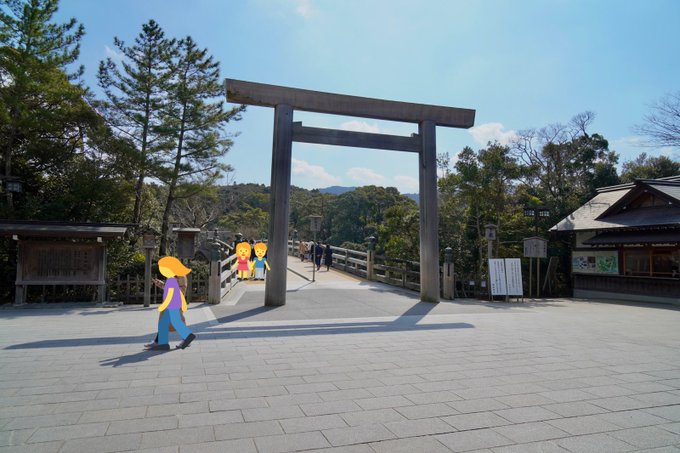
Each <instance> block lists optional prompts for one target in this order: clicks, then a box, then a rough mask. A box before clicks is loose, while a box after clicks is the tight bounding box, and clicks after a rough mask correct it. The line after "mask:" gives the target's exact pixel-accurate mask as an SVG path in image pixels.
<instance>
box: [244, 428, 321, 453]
mask: <svg viewBox="0 0 680 453" xmlns="http://www.w3.org/2000/svg"><path fill="white" fill-rule="evenodd" d="M255 445H256V446H257V451H258V453H282V452H289V451H301V450H309V449H311V448H322V447H329V446H330V444H329V443H328V441H327V440H326V438H325V437H324V436H323V434H321V433H320V432H310V433H295V434H282V435H279V436H267V437H256V438H255Z"/></svg>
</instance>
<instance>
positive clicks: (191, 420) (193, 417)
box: [177, 411, 244, 428]
mask: <svg viewBox="0 0 680 453" xmlns="http://www.w3.org/2000/svg"><path fill="white" fill-rule="evenodd" d="M177 417H178V418H179V427H180V428H191V427H194V426H209V425H223V424H226V423H242V422H243V421H244V420H243V414H242V413H241V411H219V412H201V413H197V414H182V415H179V416H177Z"/></svg>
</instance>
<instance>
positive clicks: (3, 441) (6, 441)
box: [0, 428, 35, 446]
mask: <svg viewBox="0 0 680 453" xmlns="http://www.w3.org/2000/svg"><path fill="white" fill-rule="evenodd" d="M34 432H35V428H26V429H15V430H9V431H0V446H8V445H21V444H24V443H26V441H27V440H28V439H29V438H30V437H31V436H32V435H33V433H34Z"/></svg>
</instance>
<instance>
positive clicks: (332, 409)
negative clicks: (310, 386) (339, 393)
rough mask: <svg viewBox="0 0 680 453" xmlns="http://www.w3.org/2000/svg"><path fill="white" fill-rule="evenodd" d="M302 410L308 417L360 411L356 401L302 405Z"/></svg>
mask: <svg viewBox="0 0 680 453" xmlns="http://www.w3.org/2000/svg"><path fill="white" fill-rule="evenodd" d="M300 409H302V411H303V412H304V413H305V414H306V415H328V414H339V413H341V412H352V411H360V410H361V407H359V406H358V405H357V404H356V403H355V402H354V401H330V402H326V403H311V404H301V405H300Z"/></svg>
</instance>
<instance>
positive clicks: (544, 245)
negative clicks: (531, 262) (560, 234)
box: [524, 237, 548, 258]
mask: <svg viewBox="0 0 680 453" xmlns="http://www.w3.org/2000/svg"><path fill="white" fill-rule="evenodd" d="M547 256H548V240H547V239H543V238H539V237H531V238H525V239H524V257H525V258H545V257H547Z"/></svg>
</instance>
